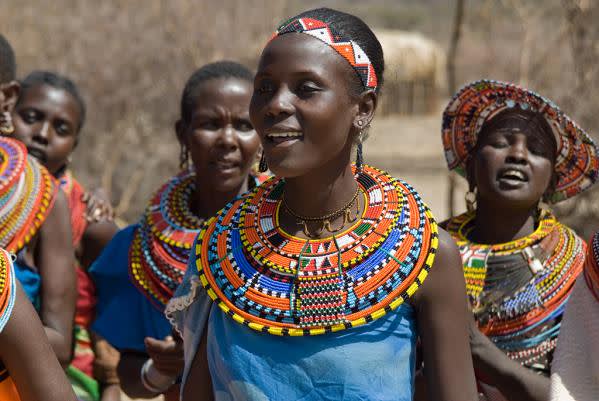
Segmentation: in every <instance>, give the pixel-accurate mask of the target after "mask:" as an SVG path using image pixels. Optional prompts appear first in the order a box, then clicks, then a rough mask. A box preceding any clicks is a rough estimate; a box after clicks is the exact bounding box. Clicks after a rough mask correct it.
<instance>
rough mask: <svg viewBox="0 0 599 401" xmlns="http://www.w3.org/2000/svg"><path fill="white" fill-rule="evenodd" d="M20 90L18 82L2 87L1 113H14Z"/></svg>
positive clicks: (0, 89) (0, 98) (0, 96)
mask: <svg viewBox="0 0 599 401" xmlns="http://www.w3.org/2000/svg"><path fill="white" fill-rule="evenodd" d="M20 90H21V85H19V83H18V82H17V81H11V82H9V83H6V84H4V85H0V111H8V112H11V111H12V109H13V108H14V107H15V105H16V104H17V100H18V99H19V92H20Z"/></svg>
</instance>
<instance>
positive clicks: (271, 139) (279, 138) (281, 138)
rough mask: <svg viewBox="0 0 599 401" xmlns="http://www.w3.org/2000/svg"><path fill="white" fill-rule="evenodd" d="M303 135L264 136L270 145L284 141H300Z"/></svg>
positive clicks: (276, 134) (283, 133)
mask: <svg viewBox="0 0 599 401" xmlns="http://www.w3.org/2000/svg"><path fill="white" fill-rule="evenodd" d="M303 138H304V134H302V133H301V132H273V133H270V134H267V135H266V140H267V141H269V142H272V143H275V144H276V143H282V142H286V141H294V140H301V139H303Z"/></svg>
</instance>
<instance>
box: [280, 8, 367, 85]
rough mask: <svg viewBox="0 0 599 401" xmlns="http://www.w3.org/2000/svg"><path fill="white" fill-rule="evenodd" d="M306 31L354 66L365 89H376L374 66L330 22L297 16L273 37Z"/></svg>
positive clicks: (361, 51) (362, 52) (353, 43)
mask: <svg viewBox="0 0 599 401" xmlns="http://www.w3.org/2000/svg"><path fill="white" fill-rule="evenodd" d="M294 32H295V33H305V34H306V35H310V36H312V37H314V38H316V39H319V40H321V41H323V42H324V43H326V44H327V45H329V46H330V47H331V48H333V50H335V51H336V52H337V53H339V54H340V55H341V56H342V57H343V58H344V59H346V60H347V61H348V63H349V64H350V65H351V66H352V68H353V69H354V71H356V73H357V74H358V77H359V78H360V80H361V81H362V85H364V89H373V90H376V88H377V86H378V82H377V78H376V73H375V71H374V66H373V65H372V63H371V62H370V59H369V58H368V56H367V55H366V52H364V50H362V48H361V47H360V45H358V44H357V43H356V42H354V41H353V40H351V39H349V38H347V37H345V36H343V35H341V34H340V33H339V32H337V30H335V29H334V28H333V27H332V26H331V25H330V24H327V23H325V22H322V21H320V20H317V19H314V18H297V19H293V20H290V21H287V22H285V23H283V25H281V26H280V27H279V29H277V31H276V32H275V33H274V34H273V36H272V38H271V40H272V39H274V38H276V37H277V36H281V35H283V34H286V33H294Z"/></svg>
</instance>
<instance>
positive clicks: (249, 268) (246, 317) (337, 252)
mask: <svg viewBox="0 0 599 401" xmlns="http://www.w3.org/2000/svg"><path fill="white" fill-rule="evenodd" d="M354 171H355V169H354ZM355 174H356V180H357V182H358V185H359V188H360V193H361V194H362V197H363V198H364V202H363V204H364V205H365V207H364V211H363V213H362V214H361V215H360V216H359V219H358V220H357V221H356V222H355V223H354V224H353V225H352V226H351V227H350V228H348V229H347V230H345V231H343V232H340V233H339V234H338V235H333V236H332V237H328V238H322V239H303V238H298V237H295V236H292V235H289V234H288V233H286V232H284V231H283V230H282V229H281V227H280V225H279V220H278V215H279V211H280V209H281V207H282V195H283V192H284V188H285V181H284V180H283V179H271V180H269V181H267V182H266V183H264V184H262V185H261V186H259V187H257V188H256V189H255V190H253V191H251V192H250V193H248V194H247V195H246V196H244V197H243V198H241V199H238V200H235V201H234V202H232V203H230V204H228V205H227V206H226V207H225V208H223V209H222V210H221V211H220V212H219V213H218V214H217V216H215V217H213V218H212V219H210V221H209V222H208V223H207V224H206V225H205V226H204V227H203V229H202V231H201V232H200V235H199V236H198V239H197V244H196V248H195V253H194V255H193V256H192V263H195V264H196V267H197V268H198V272H199V276H200V281H201V283H202V285H203V286H204V288H205V289H206V291H207V293H208V295H209V296H210V298H211V299H212V300H213V301H214V302H215V303H216V304H217V305H218V306H219V307H220V308H221V309H222V310H223V311H224V312H225V313H227V314H228V315H229V316H231V317H232V318H233V319H234V320H235V321H237V322H238V323H242V324H244V325H246V326H248V327H250V328H251V329H254V330H257V331H261V332H265V333H270V334H274V335H281V336H303V335H318V334H324V333H330V332H336V331H340V330H344V329H349V328H351V327H356V326H360V325H362V324H366V323H368V322H371V321H373V320H375V319H378V318H380V317H381V316H383V315H385V314H386V313H389V312H391V311H392V310H394V309H396V308H397V307H399V306H400V305H401V304H402V303H403V302H404V301H406V300H407V299H408V298H409V297H411V296H412V295H413V294H414V293H415V292H416V291H417V289H418V288H419V287H420V285H421V284H422V282H423V281H424V279H425V278H426V277H427V275H428V272H429V270H430V268H431V266H432V264H433V261H434V257H435V252H436V249H437V247H438V234H437V224H436V222H435V220H434V218H433V216H432V214H431V212H430V210H429V209H428V208H427V206H426V205H425V204H424V203H423V202H422V200H421V199H420V197H419V195H418V193H416V192H415V191H414V190H413V189H412V187H410V186H409V185H408V184H407V183H405V182H403V181H401V180H397V179H394V178H392V177H390V176H389V175H388V174H386V173H384V172H383V171H380V170H378V169H376V168H373V167H370V166H363V169H362V170H361V171H359V172H357V171H355ZM194 259H195V260H194Z"/></svg>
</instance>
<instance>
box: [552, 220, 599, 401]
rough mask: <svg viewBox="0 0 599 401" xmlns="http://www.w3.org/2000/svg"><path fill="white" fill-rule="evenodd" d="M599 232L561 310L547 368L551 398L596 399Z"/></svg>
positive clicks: (598, 384) (569, 400)
mask: <svg viewBox="0 0 599 401" xmlns="http://www.w3.org/2000/svg"><path fill="white" fill-rule="evenodd" d="M598 288H599V232H597V233H595V235H594V236H593V238H592V240H591V246H589V250H588V255H587V261H586V264H585V270H584V277H580V278H579V279H578V281H577V282H576V285H575V286H574V290H573V291H572V296H571V297H570V301H568V306H567V308H566V311H565V313H564V319H563V320H562V328H561V330H560V335H559V338H558V340H557V348H556V350H555V357H554V359H553V365H552V367H551V396H550V400H551V401H595V400H597V399H599V298H598V293H597V289H598Z"/></svg>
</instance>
